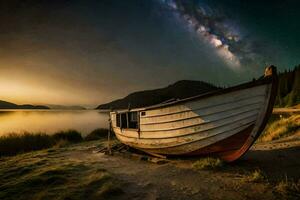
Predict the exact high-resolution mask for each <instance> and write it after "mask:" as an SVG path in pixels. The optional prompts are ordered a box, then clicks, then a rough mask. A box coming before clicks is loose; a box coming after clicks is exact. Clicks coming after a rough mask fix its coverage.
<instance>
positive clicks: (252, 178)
mask: <svg viewBox="0 0 300 200" xmlns="http://www.w3.org/2000/svg"><path fill="white" fill-rule="evenodd" d="M265 179H266V176H265V174H264V173H263V172H262V171H261V170H259V169H257V170H254V171H253V172H251V173H249V174H248V175H246V176H245V177H244V178H243V181H245V182H255V183H257V182H263V181H264V180H265Z"/></svg>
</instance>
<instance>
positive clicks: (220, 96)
mask: <svg viewBox="0 0 300 200" xmlns="http://www.w3.org/2000/svg"><path fill="white" fill-rule="evenodd" d="M277 87H278V77H277V72H276V67H274V66H270V67H267V68H266V69H265V73H264V75H263V76H262V77H261V78H259V79H257V80H255V79H253V80H252V81H250V82H248V83H244V84H240V85H237V86H233V87H229V88H225V89H219V90H216V91H212V92H208V93H205V94H201V95H197V96H193V97H189V98H185V99H180V100H173V101H170V102H164V103H161V104H157V105H153V106H149V107H144V108H136V109H130V108H128V109H123V110H113V111H111V112H110V121H111V128H112V130H113V132H114V133H115V135H116V137H117V139H118V140H120V141H121V142H122V143H123V144H125V145H128V146H130V147H132V148H135V149H138V150H141V151H144V152H147V153H149V154H154V155H162V156H214V157H218V158H220V159H222V160H224V161H226V162H232V161H235V160H237V159H239V158H240V157H241V156H243V155H244V154H245V153H246V152H247V151H248V150H249V148H250V147H251V146H252V145H253V143H254V142H255V141H256V139H257V138H258V137H259V135H260V134H261V133H262V131H263V129H264V127H265V126H266V123H267V121H268V118H269V117H270V115H271V113H272V109H273V105H274V101H275V97H276V93H277Z"/></svg>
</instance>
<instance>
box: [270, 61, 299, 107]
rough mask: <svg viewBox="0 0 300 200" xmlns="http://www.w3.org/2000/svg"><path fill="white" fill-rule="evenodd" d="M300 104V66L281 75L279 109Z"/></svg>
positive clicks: (277, 102) (278, 95)
mask: <svg viewBox="0 0 300 200" xmlns="http://www.w3.org/2000/svg"><path fill="white" fill-rule="evenodd" d="M299 103H300V65H298V66H296V67H295V68H294V69H293V70H290V71H284V72H282V73H279V85H278V94H277V98H276V102H275V106H277V107H289V106H294V105H297V104H299Z"/></svg>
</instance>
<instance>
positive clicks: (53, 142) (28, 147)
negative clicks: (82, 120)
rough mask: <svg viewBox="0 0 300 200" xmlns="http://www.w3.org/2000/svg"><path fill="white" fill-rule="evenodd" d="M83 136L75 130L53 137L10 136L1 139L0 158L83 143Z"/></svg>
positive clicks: (37, 134)
mask: <svg viewBox="0 0 300 200" xmlns="http://www.w3.org/2000/svg"><path fill="white" fill-rule="evenodd" d="M82 140H83V138H82V136H81V134H80V133H79V132H77V131H75V130H69V131H61V132H58V133H55V134H53V135H47V134H45V133H23V134H8V135H5V136H1V137H0V157H2V156H13V155H16V154H19V153H24V152H29V151H35V150H41V149H47V148H50V147H53V146H57V145H59V146H62V144H69V143H76V142H80V141H82Z"/></svg>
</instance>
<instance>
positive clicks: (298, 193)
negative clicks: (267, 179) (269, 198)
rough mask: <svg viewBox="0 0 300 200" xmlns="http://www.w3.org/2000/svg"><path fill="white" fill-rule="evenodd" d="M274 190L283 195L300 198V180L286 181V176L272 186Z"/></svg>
mask: <svg viewBox="0 0 300 200" xmlns="http://www.w3.org/2000/svg"><path fill="white" fill-rule="evenodd" d="M274 189H275V192H276V193H278V194H280V195H282V196H284V197H288V196H292V197H297V198H300V180H298V182H294V181H288V179H287V178H286V179H285V180H282V181H280V182H279V183H277V184H276V185H275V187H274Z"/></svg>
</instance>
